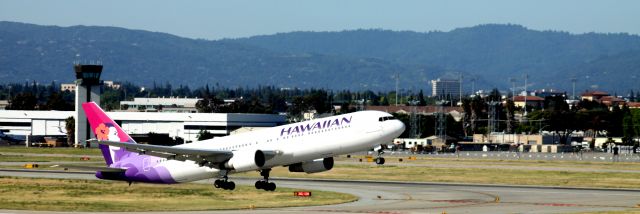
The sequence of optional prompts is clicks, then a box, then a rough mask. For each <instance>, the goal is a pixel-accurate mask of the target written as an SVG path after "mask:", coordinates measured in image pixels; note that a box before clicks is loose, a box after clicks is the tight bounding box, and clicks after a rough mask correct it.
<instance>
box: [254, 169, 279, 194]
mask: <svg viewBox="0 0 640 214" xmlns="http://www.w3.org/2000/svg"><path fill="white" fill-rule="evenodd" d="M269 172H271V169H263V170H260V175H262V177H264V179H262V180H259V181H256V185H255V186H256V189H263V190H264V191H274V190H276V184H275V183H273V182H269Z"/></svg>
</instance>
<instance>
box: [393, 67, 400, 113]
mask: <svg viewBox="0 0 640 214" xmlns="http://www.w3.org/2000/svg"><path fill="white" fill-rule="evenodd" d="M393 78H394V79H396V106H398V93H400V92H399V91H398V87H399V85H400V74H398V73H396V75H395V76H393Z"/></svg>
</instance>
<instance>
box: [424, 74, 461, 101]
mask: <svg viewBox="0 0 640 214" xmlns="http://www.w3.org/2000/svg"><path fill="white" fill-rule="evenodd" d="M431 89H432V91H431V96H433V97H444V98H446V97H450V98H456V99H457V98H458V97H460V80H457V79H440V78H438V79H436V80H431Z"/></svg>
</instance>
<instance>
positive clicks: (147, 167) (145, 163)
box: [142, 158, 151, 172]
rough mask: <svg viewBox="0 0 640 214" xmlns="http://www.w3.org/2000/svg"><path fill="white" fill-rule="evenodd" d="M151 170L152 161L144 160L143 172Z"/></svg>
mask: <svg viewBox="0 0 640 214" xmlns="http://www.w3.org/2000/svg"><path fill="white" fill-rule="evenodd" d="M150 169H151V161H150V160H149V158H144V159H143V160H142V170H144V171H145V172H147V171H149V170H150Z"/></svg>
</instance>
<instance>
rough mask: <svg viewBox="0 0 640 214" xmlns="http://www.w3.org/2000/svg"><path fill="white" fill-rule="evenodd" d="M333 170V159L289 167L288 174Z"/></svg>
mask: <svg viewBox="0 0 640 214" xmlns="http://www.w3.org/2000/svg"><path fill="white" fill-rule="evenodd" d="M332 168H333V157H328V158H323V159H315V160H312V161H309V162H304V163H296V164H292V165H289V172H306V173H316V172H324V171H327V170H330V169H332Z"/></svg>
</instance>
